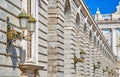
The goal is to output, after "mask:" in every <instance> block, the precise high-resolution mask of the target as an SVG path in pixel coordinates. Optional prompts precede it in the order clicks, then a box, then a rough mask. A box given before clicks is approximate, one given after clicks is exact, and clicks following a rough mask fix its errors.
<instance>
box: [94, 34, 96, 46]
mask: <svg viewBox="0 0 120 77" xmlns="http://www.w3.org/2000/svg"><path fill="white" fill-rule="evenodd" d="M94 43H95V44H96V36H95V35H94Z"/></svg>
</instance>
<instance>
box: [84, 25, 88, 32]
mask: <svg viewBox="0 0 120 77" xmlns="http://www.w3.org/2000/svg"><path fill="white" fill-rule="evenodd" d="M84 31H85V32H87V25H86V23H85V24H84Z"/></svg>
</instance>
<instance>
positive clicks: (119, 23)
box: [94, 2, 120, 77]
mask: <svg viewBox="0 0 120 77" xmlns="http://www.w3.org/2000/svg"><path fill="white" fill-rule="evenodd" d="M116 8H117V11H116V12H113V13H111V14H101V13H100V10H99V8H98V9H97V12H96V14H95V16H94V18H95V21H96V22H97V24H98V26H99V28H100V29H101V31H102V33H103V35H104V36H105V39H106V40H107V41H108V43H109V45H110V46H111V49H112V51H113V52H114V54H115V56H116V57H117V61H118V62H117V70H118V73H119V69H120V66H119V61H120V2H119V5H118V6H117V7H116ZM118 77H120V75H119V76H118Z"/></svg>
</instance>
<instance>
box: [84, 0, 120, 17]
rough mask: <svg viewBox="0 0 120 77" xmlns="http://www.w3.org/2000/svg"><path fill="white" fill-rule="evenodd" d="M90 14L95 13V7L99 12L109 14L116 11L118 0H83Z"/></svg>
mask: <svg viewBox="0 0 120 77" xmlns="http://www.w3.org/2000/svg"><path fill="white" fill-rule="evenodd" d="M84 1H85V3H86V4H87V6H88V8H89V10H90V12H91V14H92V15H94V14H95V13H96V9H97V7H98V8H99V10H100V13H101V14H109V13H112V12H113V11H116V10H117V9H116V6H117V5H118V4H119V2H120V0H84Z"/></svg>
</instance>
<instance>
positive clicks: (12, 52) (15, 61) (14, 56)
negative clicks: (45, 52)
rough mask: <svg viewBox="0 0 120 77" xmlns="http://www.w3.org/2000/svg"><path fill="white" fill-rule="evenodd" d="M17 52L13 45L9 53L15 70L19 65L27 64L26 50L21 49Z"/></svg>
mask: <svg viewBox="0 0 120 77" xmlns="http://www.w3.org/2000/svg"><path fill="white" fill-rule="evenodd" d="M17 52H19V53H20V60H18V56H17ZM17 52H16V49H15V47H14V46H12V45H10V46H9V49H8V53H9V54H10V55H11V56H10V58H11V60H12V65H13V69H14V70H15V68H16V67H17V65H18V64H20V63H24V62H25V56H26V53H25V50H23V49H22V48H19V51H17Z"/></svg>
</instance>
